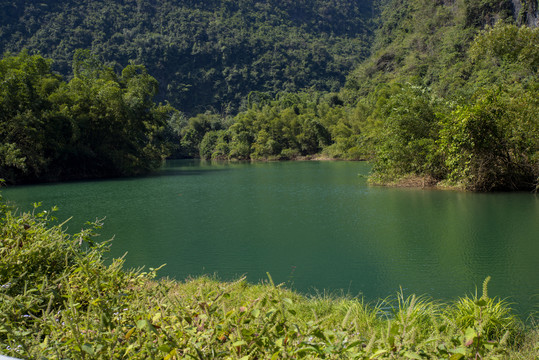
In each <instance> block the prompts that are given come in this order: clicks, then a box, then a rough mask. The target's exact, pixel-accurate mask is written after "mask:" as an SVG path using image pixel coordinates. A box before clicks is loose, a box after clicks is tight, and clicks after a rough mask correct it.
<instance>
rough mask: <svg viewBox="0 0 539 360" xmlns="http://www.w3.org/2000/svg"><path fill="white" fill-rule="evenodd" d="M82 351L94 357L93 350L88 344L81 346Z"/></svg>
mask: <svg viewBox="0 0 539 360" xmlns="http://www.w3.org/2000/svg"><path fill="white" fill-rule="evenodd" d="M82 351H84V352H85V353H87V354H90V355H94V348H93V346H92V345H90V344H84V345H82Z"/></svg>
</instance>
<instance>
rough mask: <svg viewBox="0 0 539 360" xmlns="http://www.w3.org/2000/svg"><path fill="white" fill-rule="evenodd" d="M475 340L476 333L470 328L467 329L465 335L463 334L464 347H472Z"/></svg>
mask: <svg viewBox="0 0 539 360" xmlns="http://www.w3.org/2000/svg"><path fill="white" fill-rule="evenodd" d="M475 338H477V331H475V329H474V328H471V327H469V328H467V329H466V333H465V334H464V345H466V346H470V345H472V344H473V341H474V340H475Z"/></svg>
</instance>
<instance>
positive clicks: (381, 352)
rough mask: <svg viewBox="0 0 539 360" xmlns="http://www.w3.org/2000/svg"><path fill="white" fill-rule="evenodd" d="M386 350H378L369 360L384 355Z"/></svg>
mask: <svg viewBox="0 0 539 360" xmlns="http://www.w3.org/2000/svg"><path fill="white" fill-rule="evenodd" d="M386 352H387V350H378V351H377V352H375V353H374V354H373V355H372V356H371V357H370V358H369V359H376V358H377V357H378V356H380V355H382V354H385V353H386Z"/></svg>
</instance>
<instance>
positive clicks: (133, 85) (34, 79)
mask: <svg viewBox="0 0 539 360" xmlns="http://www.w3.org/2000/svg"><path fill="white" fill-rule="evenodd" d="M74 59H75V60H74V74H73V77H72V79H71V80H70V81H69V82H65V81H64V80H63V79H62V78H61V77H60V76H59V75H56V74H54V73H53V72H51V62H50V61H48V60H46V59H44V58H43V57H41V56H39V55H29V54H28V53H27V52H22V53H20V54H19V55H17V56H6V57H4V59H2V60H0V81H1V82H2V87H1V88H0V139H2V140H1V142H0V177H1V178H3V179H4V180H6V181H8V182H24V181H32V180H35V179H40V180H42V181H46V180H71V179H79V178H95V177H103V176H120V175H136V174H140V173H144V172H147V171H149V170H152V169H155V168H157V167H158V166H160V165H161V162H162V160H163V158H164V156H165V154H166V153H167V142H166V141H165V128H166V122H167V119H168V118H169V117H170V115H169V113H170V112H171V111H173V108H171V107H170V106H166V105H160V104H159V105H157V104H155V103H154V102H153V100H152V99H153V97H154V95H155V94H156V92H157V81H156V80H155V79H154V78H153V77H151V76H150V75H148V73H147V72H146V70H145V69H144V67H143V66H139V65H128V66H127V67H125V68H124V69H123V70H122V73H121V75H117V74H116V73H115V72H113V71H112V69H110V68H107V67H105V66H103V65H102V64H100V63H99V62H98V61H97V60H96V59H95V57H94V56H92V55H91V54H90V53H89V52H88V51H78V52H76V53H75V57H74Z"/></svg>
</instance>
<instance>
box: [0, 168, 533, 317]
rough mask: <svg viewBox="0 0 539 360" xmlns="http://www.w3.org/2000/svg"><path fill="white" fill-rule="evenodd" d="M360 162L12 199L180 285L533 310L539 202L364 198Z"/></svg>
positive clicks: (102, 184) (377, 193) (186, 174)
mask: <svg viewBox="0 0 539 360" xmlns="http://www.w3.org/2000/svg"><path fill="white" fill-rule="evenodd" d="M369 170H370V166H369V164H367V163H361V162H322V161H321V162H318V161H305V162H269V163H220V164H210V163H204V162H199V161H196V160H182V161H168V162H167V163H166V165H165V166H164V167H163V168H162V169H161V170H160V171H159V172H158V173H157V174H155V175H152V176H148V177H141V178H129V179H113V180H101V181H83V182H70V183H59V184H45V185H31V186H19V187H10V188H4V189H3V190H2V194H3V197H4V198H5V199H6V200H8V201H11V202H14V203H16V204H17V206H18V207H19V208H20V209H30V208H31V204H32V203H33V202H36V201H41V202H43V206H44V208H51V207H52V206H54V205H57V206H58V207H59V208H60V210H59V211H58V212H57V217H58V218H59V219H60V221H61V220H64V219H66V218H68V217H71V216H72V217H73V218H72V219H71V220H70V221H69V222H68V225H67V226H68V227H69V231H70V232H76V231H78V230H79V229H80V228H81V227H82V226H83V224H84V223H85V221H88V220H95V219H96V218H103V217H106V219H105V226H104V228H103V229H102V230H100V233H101V237H100V238H101V239H108V238H111V237H113V236H114V240H113V242H112V250H111V256H113V257H119V256H122V255H123V254H124V253H126V252H127V256H126V265H127V266H128V267H140V266H143V265H144V266H146V268H149V267H158V266H160V265H161V264H166V266H165V267H164V268H163V269H162V270H160V272H159V274H160V275H162V276H170V277H174V278H176V279H179V280H181V279H185V278H187V277H189V276H197V275H200V274H217V276H218V277H219V278H220V279H223V280H232V279H236V278H237V277H239V276H242V275H246V276H247V278H248V280H249V281H251V282H253V283H256V282H259V281H261V280H262V279H266V278H267V277H266V272H269V273H270V274H271V276H272V277H273V279H274V281H275V282H279V283H285V284H286V285H287V286H288V287H291V288H294V289H296V290H298V291H300V292H304V293H332V294H348V295H352V296H356V295H359V296H364V297H365V298H366V299H367V300H374V299H378V298H384V297H387V296H390V295H393V294H395V293H396V292H397V291H399V289H400V288H401V287H402V289H403V291H404V293H405V294H412V293H415V294H425V295H427V296H430V297H432V298H435V299H443V300H449V299H456V298H458V297H460V296H464V295H466V294H471V293H473V292H474V291H475V289H476V287H477V288H478V289H479V290H478V291H480V289H481V284H482V281H483V280H484V279H485V277H486V276H488V275H490V276H492V280H491V282H490V284H489V295H490V296H498V297H501V298H507V299H508V301H510V302H513V303H514V308H515V309H516V310H517V312H520V315H521V316H524V317H525V315H526V314H528V313H529V312H531V311H534V310H535V311H537V310H539V307H538V304H539V273H538V269H539V260H538V259H539V199H538V197H537V196H535V195H533V194H529V193H494V194H475V193H465V192H457V191H439V190H422V189H403V188H385V187H374V186H369V185H368V184H367V182H366V179H365V176H366V175H367V174H368V172H369Z"/></svg>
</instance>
